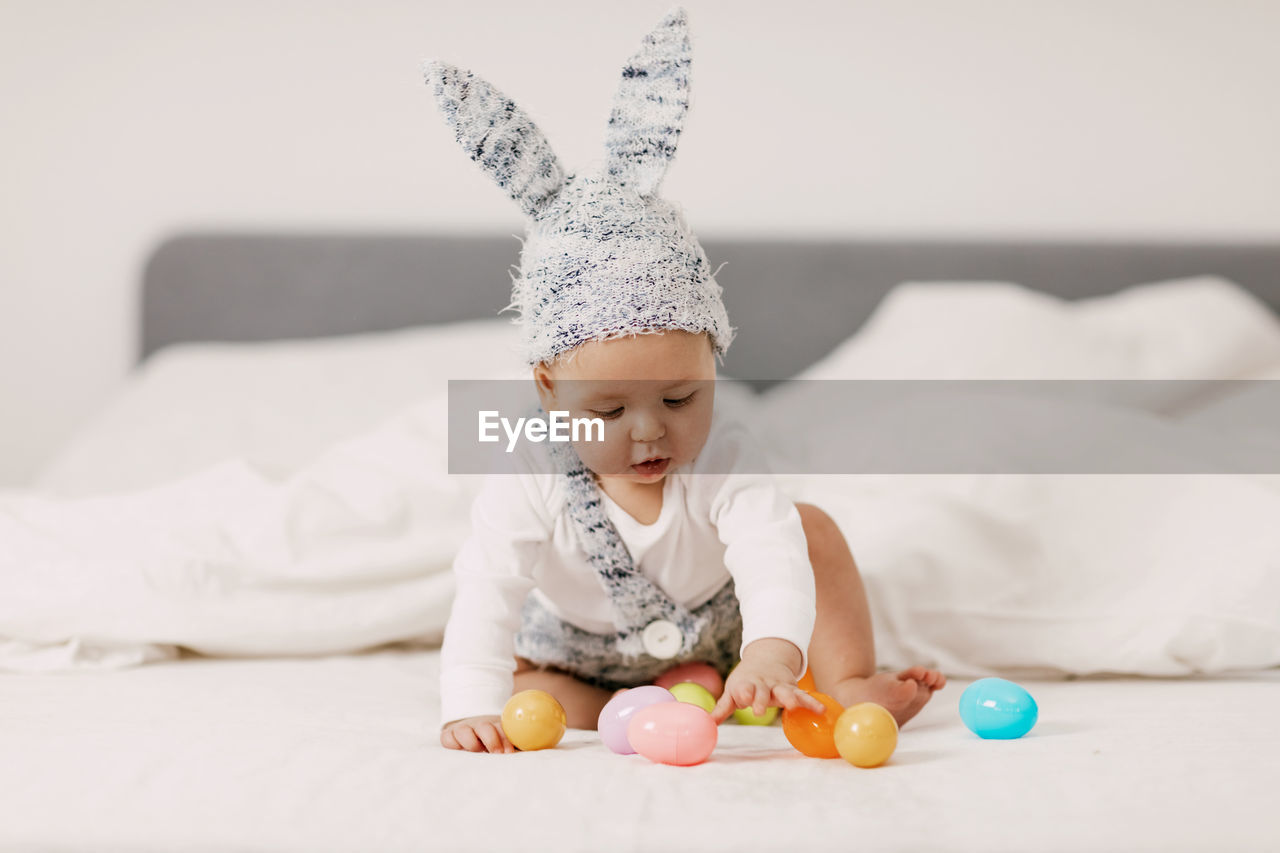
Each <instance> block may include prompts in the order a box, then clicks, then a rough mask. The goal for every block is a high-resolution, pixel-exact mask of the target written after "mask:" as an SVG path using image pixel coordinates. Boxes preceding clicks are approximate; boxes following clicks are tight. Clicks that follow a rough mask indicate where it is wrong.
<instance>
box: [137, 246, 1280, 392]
mask: <svg viewBox="0 0 1280 853" xmlns="http://www.w3.org/2000/svg"><path fill="white" fill-rule="evenodd" d="M702 243H703V246H704V248H705V249H706V252H707V256H708V258H709V259H710V261H711V265H712V268H713V269H715V268H716V267H718V266H719V265H720V264H721V263H722V262H727V263H726V264H725V266H724V268H723V269H721V270H720V271H719V273H718V274H717V276H716V280H717V281H719V282H720V284H721V285H722V286H723V287H724V298H725V305H726V306H727V308H728V310H729V317H730V319H731V322H732V323H733V325H734V326H735V327H737V328H738V330H739V337H738V338H737V339H736V340H735V342H734V345H733V347H732V348H731V349H730V351H729V355H728V356H727V357H726V359H725V364H724V371H725V373H727V374H728V375H730V376H734V377H737V378H741V379H747V380H751V381H753V382H756V383H758V384H760V383H761V380H776V379H783V378H786V377H788V376H791V375H793V374H795V373H796V372H797V371H799V370H801V369H803V368H804V367H806V366H807V365H809V364H811V363H812V362H814V361H816V360H817V359H818V358H820V357H821V356H823V355H824V354H826V353H827V352H829V351H830V350H831V349H833V348H834V347H835V346H836V345H837V344H838V343H839V342H840V341H842V340H844V339H845V338H846V337H847V336H848V335H849V334H850V333H851V332H852V331H853V330H854V329H856V328H857V327H858V326H859V325H861V323H862V322H863V320H865V319H866V317H867V316H868V315H869V314H870V313H871V311H872V309H873V308H874V307H875V306H876V304H877V303H878V302H879V301H880V299H881V298H882V297H883V296H884V295H885V293H887V292H888V291H889V289H890V288H892V287H893V286H894V285H896V284H898V283H899V282H902V281H908V280H916V281H921V280H924V281H927V280H935V281H936V280H949V281H957V280H987V281H1012V282H1017V283H1020V284H1025V285H1028V286H1030V287H1033V288H1036V289H1037V290H1042V291H1045V292H1047V293H1051V294H1055V295H1058V296H1062V297H1065V298H1069V299H1078V298H1082V297H1086V296H1095V295H1100V294H1104V293H1110V292H1113V291H1115V290H1118V289H1120V288H1122V287H1126V286H1128V285H1132V284H1139V283H1142V282H1149V281H1159V280H1162V279H1169V278H1177V277H1182V276H1191V275H1201V274H1216V275H1221V276H1223V277H1225V278H1228V279H1231V280H1232V281H1235V282H1236V283H1238V284H1240V285H1243V286H1244V287H1246V288H1248V289H1249V290H1250V291H1252V292H1253V293H1255V294H1256V295H1257V296H1258V297H1260V298H1261V299H1262V300H1263V301H1265V302H1266V303H1268V304H1269V305H1271V306H1272V308H1273V309H1275V310H1280V243H1254V244H1221V243H1195V244H1191V243H1125V242H1110V243H1087V242H1074V243H1068V242H1061V243H1048V242H1023V243H1019V242H939V241H919V242H912V241H902V242H891V241H841V242H801V241H794V240H782V239H778V240H716V239H709V238H708V239H703V241H702ZM519 250H520V243H519V241H518V240H517V239H516V238H514V237H511V236H501V237H500V236H494V237H461V236H450V235H441V234H387V235H378V234H366V235H360V234H305V233H304V234H270V233H190V234H180V235H175V236H173V237H170V238H168V239H165V240H163V241H162V242H161V243H160V244H159V245H158V246H157V247H156V249H155V251H154V252H153V253H152V255H151V257H150V258H149V260H148V262H147V264H146V268H145V272H144V275H143V282H142V294H141V295H142V305H141V312H142V341H141V352H140V356H142V357H145V356H146V355H148V354H150V353H151V352H153V351H155V350H156V349H158V348H160V347H162V346H164V345H166V344H171V343H176V342H180V341H214V340H220V341H253V340H269V339H274V338H300V337H317V336H324V335H339V334H351V333H357V332H369V331H380V330H386V329H394V328H402V327H406V326H415V325H421V324H426V323H442V322H449V321H454V320H463V319H471V318H476V317H492V316H498V314H497V312H498V311H499V310H500V309H501V308H502V307H503V306H504V305H506V304H507V301H508V299H509V297H510V291H511V279H510V274H509V272H508V269H509V268H510V267H513V266H514V265H515V264H517V263H518V262H519ZM501 316H503V317H508V318H510V317H512V316H513V315H511V314H509V313H508V314H503V315H501ZM764 384H767V383H764Z"/></svg>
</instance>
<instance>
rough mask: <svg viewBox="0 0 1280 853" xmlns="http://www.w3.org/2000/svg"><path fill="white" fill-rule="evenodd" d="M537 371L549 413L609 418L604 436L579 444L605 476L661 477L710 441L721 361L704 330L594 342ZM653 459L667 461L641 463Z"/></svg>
mask: <svg viewBox="0 0 1280 853" xmlns="http://www.w3.org/2000/svg"><path fill="white" fill-rule="evenodd" d="M533 377H534V383H535V384H536V385H537V389H538V397H539V399H540V400H541V402H542V408H543V410H544V411H548V412H549V411H551V410H553V409H555V410H559V411H568V412H569V417H571V418H600V419H601V420H603V421H604V441H576V442H574V448H575V449H576V450H577V451H578V455H579V456H580V457H582V461H583V463H584V464H585V465H586V466H587V467H588V468H589V469H591V470H592V471H594V472H595V473H596V474H597V475H598V476H599V477H601V478H602V479H603V478H616V479H619V480H628V481H631V482H635V483H640V484H645V483H657V482H661V480H662V479H663V477H665V476H666V474H667V472H668V471H671V470H672V469H674V468H677V467H679V466H680V465H684V464H686V463H688V462H689V461H691V460H692V459H693V458H694V457H695V456H697V455H698V453H699V451H701V450H702V447H703V445H704V444H706V442H707V434H708V433H709V432H710V429H711V413H712V404H713V402H714V397H715V378H716V361H715V355H714V353H713V352H712V349H711V341H710V338H709V337H708V336H707V335H706V334H705V333H702V334H696V335H695V334H691V333H689V332H684V331H680V330H677V329H667V330H665V331H663V332H661V333H653V334H641V335H634V336H631V337H627V338H615V339H613V340H608V341H589V342H588V343H585V344H582V345H580V346H579V347H578V348H577V351H576V353H575V354H574V357H573V360H572V361H570V362H568V363H555V364H545V363H544V364H539V365H538V366H537V367H535V368H534V369H533ZM651 459H659V460H665V461H662V462H657V463H652V464H649V465H640V464H639V463H643V462H645V461H647V460H651Z"/></svg>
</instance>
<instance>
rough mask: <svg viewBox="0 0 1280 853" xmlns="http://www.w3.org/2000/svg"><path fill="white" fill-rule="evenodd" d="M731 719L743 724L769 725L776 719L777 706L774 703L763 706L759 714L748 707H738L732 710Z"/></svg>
mask: <svg viewBox="0 0 1280 853" xmlns="http://www.w3.org/2000/svg"><path fill="white" fill-rule="evenodd" d="M733 719H734V720H736V721H737V722H738V724H739V725H743V726H771V725H773V721H774V720H776V719H778V708H777V706H776V705H774V706H771V707H768V708H765V709H764V713H763V714H761V715H759V716H757V715H756V712H755V711H753V710H751V709H750V708H739V709H738V710H736V711H734V712H733Z"/></svg>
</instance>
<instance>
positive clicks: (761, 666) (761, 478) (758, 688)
mask: <svg viewBox="0 0 1280 853" xmlns="http://www.w3.org/2000/svg"><path fill="white" fill-rule="evenodd" d="M715 439H716V443H715V446H714V448H713V449H712V452H711V453H710V454H708V455H707V457H706V459H705V463H704V464H706V465H707V466H708V473H709V474H710V475H711V476H708V477H706V478H702V479H703V482H702V488H703V489H704V494H703V499H704V500H705V501H706V502H707V505H708V506H709V513H710V518H711V521H712V523H713V524H714V525H715V527H716V532H717V534H718V535H719V537H720V540H721V541H722V542H723V543H724V544H725V546H726V547H725V555H724V560H725V566H726V568H727V569H728V570H729V573H730V574H731V575H732V576H733V579H734V586H735V591H736V593H737V596H738V602H739V606H740V609H741V612H742V643H743V645H742V662H741V663H740V664H739V665H738V666H737V668H735V669H734V671H733V672H732V673H731V674H730V675H729V678H728V679H727V680H726V682H725V690H724V693H723V694H722V695H721V697H720V701H719V702H718V703H717V704H716V707H715V708H714V709H713V711H712V717H713V718H714V719H715V720H716V722H720V721H721V720H723V719H724V718H726V717H727V716H728V715H729V714H730V713H732V712H733V710H734V709H735V708H747V707H750V708H752V710H753V711H755V713H757V714H763V713H764V711H765V709H766V708H767V707H768V706H771V705H781V706H782V707H784V708H799V707H805V708H810V709H812V710H814V711H821V710H822V708H823V706H822V704H821V703H820V702H819V701H818V700H817V699H815V698H814V697H812V696H810V695H809V694H808V693H806V692H805V691H803V690H801V689H799V687H797V685H796V682H797V680H798V679H799V678H800V677H801V676H802V675H804V672H805V669H806V667H807V665H808V647H809V642H810V641H811V639H812V636H813V626H814V622H815V620H816V616H817V607H816V599H815V593H816V590H815V584H814V577H813V567H812V565H811V564H810V562H809V549H808V540H807V538H806V536H805V532H804V525H803V523H802V521H801V520H800V513H799V511H798V510H797V509H796V506H795V503H794V502H793V501H792V500H791V499H790V498H789V497H788V496H787V495H786V494H785V493H783V492H782V490H781V489H780V488H779V486H778V485H777V483H776V481H775V480H774V479H773V477H772V475H770V474H768V473H760V472H759V470H760V469H759V468H758V467H756V466H758V465H759V460H760V459H761V457H762V454H761V453H760V451H759V450H758V449H757V448H755V447H754V443H753V442H752V440H751V438H750V435H749V434H748V433H747V432H746V431H745V430H744V429H742V428H741V427H740V426H736V425H735V426H726V428H725V429H724V431H723V432H721V433H720V434H719V435H717V436H716V437H715Z"/></svg>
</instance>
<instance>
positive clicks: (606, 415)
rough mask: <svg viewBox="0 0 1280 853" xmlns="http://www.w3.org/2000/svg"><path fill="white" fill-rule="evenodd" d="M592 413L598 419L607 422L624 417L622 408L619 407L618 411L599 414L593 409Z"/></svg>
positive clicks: (613, 410) (611, 410) (612, 410)
mask: <svg viewBox="0 0 1280 853" xmlns="http://www.w3.org/2000/svg"><path fill="white" fill-rule="evenodd" d="M590 411H591V414H593V415H595V416H596V417H598V418H604V419H605V420H606V421H611V420H614V419H616V418H618V417H620V416H621V415H622V407H621V406H619V407H618V408H616V409H610V410H609V411H607V412H597V411H596V410H595V409H591V410H590Z"/></svg>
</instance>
